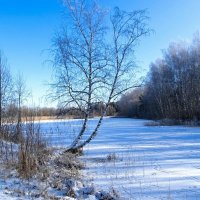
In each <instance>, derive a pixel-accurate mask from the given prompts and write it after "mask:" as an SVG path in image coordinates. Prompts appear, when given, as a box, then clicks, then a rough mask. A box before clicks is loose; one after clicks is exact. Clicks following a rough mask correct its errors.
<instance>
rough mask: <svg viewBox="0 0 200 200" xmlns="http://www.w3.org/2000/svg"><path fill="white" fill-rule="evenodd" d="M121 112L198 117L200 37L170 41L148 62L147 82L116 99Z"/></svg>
mask: <svg viewBox="0 0 200 200" xmlns="http://www.w3.org/2000/svg"><path fill="white" fill-rule="evenodd" d="M119 108H120V115H124V116H129V117H142V118H149V119H164V118H168V119H177V120H194V119H195V120H200V37H199V35H198V36H195V37H194V39H193V41H192V42H191V43H190V44H187V43H186V42H179V43H172V44H170V46H169V48H168V49H167V50H165V51H163V58H162V59H159V60H156V61H155V62H154V63H152V64H151V65H150V71H149V73H148V76H147V79H146V83H145V85H144V86H143V87H142V88H137V89H135V90H133V91H132V92H129V93H127V94H126V95H124V96H123V97H122V98H121V99H120V101H119Z"/></svg>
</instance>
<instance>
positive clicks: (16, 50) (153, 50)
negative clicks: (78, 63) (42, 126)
mask: <svg viewBox="0 0 200 200" xmlns="http://www.w3.org/2000/svg"><path fill="white" fill-rule="evenodd" d="M99 3H100V4H101V5H102V6H104V7H107V8H108V9H111V8H113V7H114V6H119V7H120V8H121V9H124V10H129V11H130V10H134V9H147V10H148V14H149V17H150V20H149V25H150V27H152V28H153V29H154V30H155V33H154V34H152V35H151V36H150V37H147V38H144V39H143V40H142V41H141V43H140V46H139V47H138V48H137V49H136V58H137V61H138V64H139V65H140V66H141V69H142V71H143V72H146V71H147V70H148V66H149V64H150V62H152V61H154V60H155V59H157V58H158V57H160V56H161V55H162V54H161V50H162V49H166V48H167V47H168V45H169V43H170V42H172V41H179V40H191V39H192V37H193V34H194V33H195V32H196V31H198V30H200V12H199V10H200V1H199V0H192V1H189V0H162V1H161V0H99ZM62 15H63V7H62V5H61V4H60V1H59V0H0V49H1V50H3V52H4V54H5V55H6V57H7V59H8V63H9V65H10V68H11V71H12V72H13V73H15V74H17V73H19V72H20V73H22V74H23V76H24V78H25V80H26V83H27V87H28V88H31V90H32V94H33V100H34V102H35V103H36V105H38V104H41V105H47V104H46V103H44V101H43V99H42V96H43V95H44V94H45V93H46V90H47V89H48V87H47V86H46V83H47V82H49V81H50V80H51V74H52V70H51V67H50V66H48V65H47V64H44V62H45V60H47V59H48V56H47V53H45V52H46V51H45V50H46V49H49V48H50V47H51V41H52V38H53V36H54V34H55V32H56V31H57V30H58V29H59V27H60V26H61V24H62V23H63V18H62Z"/></svg>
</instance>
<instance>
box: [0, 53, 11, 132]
mask: <svg viewBox="0 0 200 200" xmlns="http://www.w3.org/2000/svg"><path fill="white" fill-rule="evenodd" d="M12 94H13V87H12V76H11V74H10V71H9V68H8V66H7V61H6V58H5V57H4V55H3V53H2V52H1V51H0V130H1V127H2V123H3V122H4V120H5V119H6V108H7V106H8V105H9V104H10V103H11V101H12V100H13V95H12Z"/></svg>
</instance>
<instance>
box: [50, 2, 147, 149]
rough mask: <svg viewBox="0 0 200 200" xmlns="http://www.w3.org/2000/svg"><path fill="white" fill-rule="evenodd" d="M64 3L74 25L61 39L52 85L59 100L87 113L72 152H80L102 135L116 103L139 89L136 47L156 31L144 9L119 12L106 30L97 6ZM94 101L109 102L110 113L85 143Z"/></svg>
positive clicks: (97, 125) (103, 12)
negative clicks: (143, 38) (114, 101)
mask: <svg viewBox="0 0 200 200" xmlns="http://www.w3.org/2000/svg"><path fill="white" fill-rule="evenodd" d="M64 5H65V6H66V7H67V9H68V12H69V18H68V27H67V28H65V29H64V30H63V31H61V33H60V34H58V35H57V36H56V39H55V43H54V46H55V47H56V48H55V50H54V51H53V53H54V56H55V57H54V58H55V70H56V82H55V83H54V84H52V86H53V88H54V89H55V93H54V99H59V100H60V102H62V104H64V105H65V106H76V107H78V108H79V109H80V110H81V111H82V112H83V116H84V122H83V126H82V128H81V130H80V132H79V133H78V134H77V137H76V138H75V140H74V141H73V143H72V144H71V146H70V147H69V149H68V150H70V151H77V150H79V149H81V148H82V147H84V146H85V145H86V144H88V143H89V142H90V141H91V140H92V139H93V138H94V137H95V136H96V134H97V132H98V129H99V127H100V125H101V123H102V120H103V117H104V116H105V114H106V111H107V109H108V107H109V104H110V102H111V101H113V100H115V99H116V98H117V97H118V96H119V95H120V94H122V93H123V92H125V91H127V90H128V89H130V88H133V87H134V86H135V85H134V82H133V78H134V73H135V72H134V68H135V63H134V61H133V53H134V49H135V46H136V45H137V43H138V42H139V39H140V38H141V37H142V36H144V35H147V34H149V32H150V29H149V28H148V27H147V25H146V21H147V17H146V13H145V11H143V10H139V11H133V12H125V11H121V10H120V9H119V8H115V9H114V11H113V13H112V14H111V16H110V26H109V25H107V26H106V25H105V24H107V21H108V20H107V21H106V19H107V18H106V16H107V13H106V12H105V11H104V10H103V9H101V8H100V7H99V6H98V5H97V4H96V3H94V2H92V3H91V4H89V5H88V4H86V3H85V1H83V0H81V1H76V0H74V1H71V0H66V1H64ZM94 102H103V103H104V105H105V106H104V110H103V112H102V115H101V116H100V118H99V120H98V122H97V124H96V127H95V128H94V130H93V131H92V132H91V134H90V135H89V136H88V138H86V139H84V140H82V137H83V135H84V133H85V131H86V127H87V124H88V118H89V116H90V111H91V105H92V103H94Z"/></svg>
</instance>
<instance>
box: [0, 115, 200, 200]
mask: <svg viewBox="0 0 200 200" xmlns="http://www.w3.org/2000/svg"><path fill="white" fill-rule="evenodd" d="M96 122H97V119H93V120H90V127H88V130H87V133H91V130H92V127H94V126H95V123H96ZM146 122H147V120H138V119H127V118H106V119H105V120H104V121H103V124H102V127H101V128H100V131H99V133H98V135H97V137H96V138H95V139H94V141H92V142H91V143H90V144H89V145H88V146H87V147H86V148H85V149H84V156H83V157H82V158H81V159H82V160H83V161H84V162H86V169H85V170H84V171H83V173H84V175H85V180H86V181H88V182H90V183H91V182H92V183H94V185H95V187H97V188H98V189H99V190H101V189H103V190H105V191H108V190H110V189H114V191H115V192H117V193H118V194H119V195H120V196H121V197H122V199H127V200H128V199H136V200H157V199H159V200H160V199H162V200H169V199H170V200H174V199H177V200H196V199H197V200H198V199H200V128H199V127H185V126H165V127H162V126H155V127H153V126H145V125H144V124H145V123H146ZM81 123H82V120H70V121H56V122H47V123H45V122H44V123H42V124H41V130H43V131H44V137H45V138H46V140H47V141H48V143H49V144H50V145H53V146H56V147H65V146H67V145H69V144H70V141H72V140H73V138H74V137H75V133H77V130H79V129H80V125H81ZM109 158H111V159H109ZM0 185H1V183H0ZM0 188H2V187H0ZM1 195H2V196H1ZM3 195H4V194H3V190H2V189H0V199H5V200H7V199H9V200H13V199H15V198H7V196H5V197H4V196H3ZM6 198H7V199H6Z"/></svg>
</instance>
